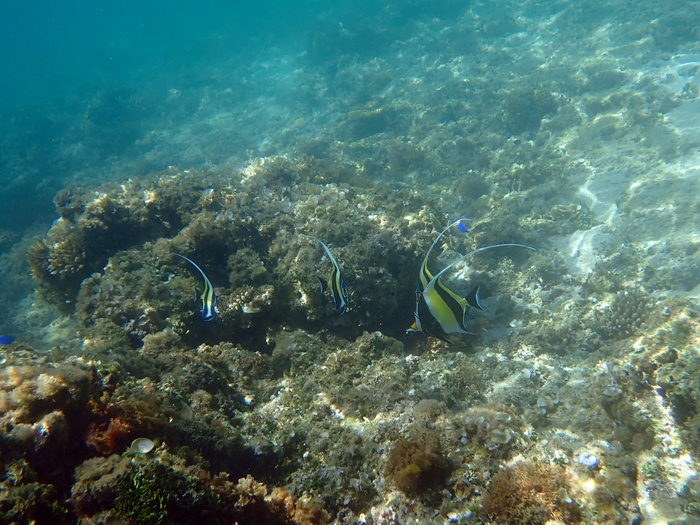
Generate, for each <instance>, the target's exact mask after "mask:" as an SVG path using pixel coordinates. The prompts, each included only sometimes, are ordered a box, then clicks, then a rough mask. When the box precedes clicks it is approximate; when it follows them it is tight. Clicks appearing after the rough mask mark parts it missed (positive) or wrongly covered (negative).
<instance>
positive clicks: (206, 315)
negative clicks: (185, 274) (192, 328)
mask: <svg viewBox="0 0 700 525" xmlns="http://www.w3.org/2000/svg"><path fill="white" fill-rule="evenodd" d="M173 255H175V256H177V257H180V258H181V259H184V260H186V261H187V262H188V263H190V264H191V265H192V266H193V267H194V269H195V270H197V272H199V274H200V275H201V276H202V279H203V281H204V290H202V294H201V298H202V310H201V313H202V319H204V320H205V321H213V320H214V317H216V315H217V314H218V313H219V310H218V308H217V307H216V293H215V292H214V287H213V286H212V284H211V281H210V280H209V278H208V277H207V276H206V275H205V274H204V272H203V271H202V269H201V268H200V267H199V266H197V264H196V263H195V262H194V261H193V260H191V259H188V258H187V257H185V256H184V255H180V254H179V253H174V254H173ZM194 294H195V295H194V296H195V300H197V290H196V289H195V291H194Z"/></svg>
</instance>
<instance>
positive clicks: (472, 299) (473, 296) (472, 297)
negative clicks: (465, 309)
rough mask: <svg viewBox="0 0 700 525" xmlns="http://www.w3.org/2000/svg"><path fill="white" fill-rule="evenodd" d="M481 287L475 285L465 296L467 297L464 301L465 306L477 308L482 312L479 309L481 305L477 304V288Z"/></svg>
mask: <svg viewBox="0 0 700 525" xmlns="http://www.w3.org/2000/svg"><path fill="white" fill-rule="evenodd" d="M480 286H481V285H478V284H477V285H476V286H475V287H474V288H472V291H471V292H469V293H468V294H467V296H466V297H465V298H464V300H465V301H467V304H468V305H469V306H471V307H473V308H478V309H479V310H482V311H483V308H482V307H481V303H480V302H479V287H480Z"/></svg>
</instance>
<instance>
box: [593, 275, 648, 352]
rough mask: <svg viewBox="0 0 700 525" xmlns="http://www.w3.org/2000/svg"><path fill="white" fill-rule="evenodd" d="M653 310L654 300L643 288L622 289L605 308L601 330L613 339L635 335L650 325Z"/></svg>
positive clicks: (604, 334)
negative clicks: (649, 320) (649, 319)
mask: <svg viewBox="0 0 700 525" xmlns="http://www.w3.org/2000/svg"><path fill="white" fill-rule="evenodd" d="M651 312H652V301H651V299H650V298H649V297H648V296H647V294H646V293H645V291H644V290H643V289H642V288H640V287H636V288H632V289H629V290H624V291H620V292H618V293H616V294H615V296H614V298H613V300H612V302H611V303H610V306H609V307H608V308H607V309H605V310H604V312H603V315H602V319H601V325H600V328H599V332H600V334H601V335H602V336H603V337H605V338H607V339H613V340H615V339H624V338H625V337H630V336H633V335H635V334H637V333H638V332H639V331H640V330H641V329H643V328H645V327H648V325H647V324H646V321H647V320H648V318H649V316H650V314H651Z"/></svg>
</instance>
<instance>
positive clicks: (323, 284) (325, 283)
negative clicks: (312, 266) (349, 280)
mask: <svg viewBox="0 0 700 525" xmlns="http://www.w3.org/2000/svg"><path fill="white" fill-rule="evenodd" d="M317 279H318V282H319V284H320V285H321V295H323V294H324V293H326V289H327V288H328V281H325V280H323V279H321V278H320V277H317Z"/></svg>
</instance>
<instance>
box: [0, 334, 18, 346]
mask: <svg viewBox="0 0 700 525" xmlns="http://www.w3.org/2000/svg"><path fill="white" fill-rule="evenodd" d="M14 340H15V336H14V335H0V345H11V344H12V343H13V342H14Z"/></svg>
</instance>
